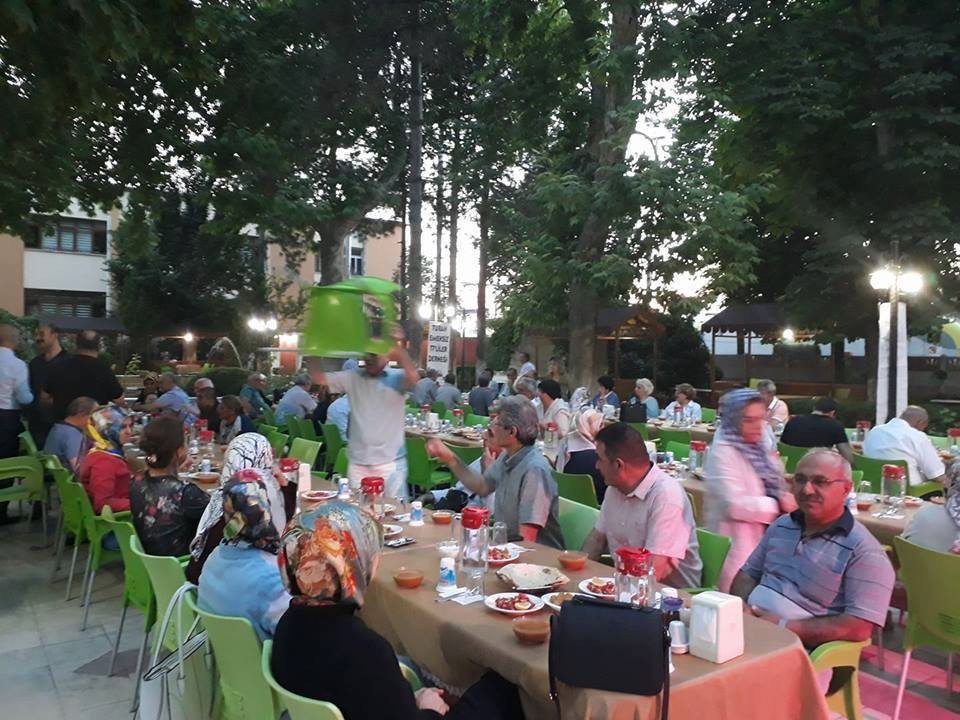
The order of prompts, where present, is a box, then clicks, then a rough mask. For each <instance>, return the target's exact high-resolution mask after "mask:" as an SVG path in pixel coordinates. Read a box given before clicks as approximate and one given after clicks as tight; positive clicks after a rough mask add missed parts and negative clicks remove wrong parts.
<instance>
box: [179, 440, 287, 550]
mask: <svg viewBox="0 0 960 720" xmlns="http://www.w3.org/2000/svg"><path fill="white" fill-rule="evenodd" d="M246 469H253V470H260V471H261V473H260V475H261V478H262V480H263V484H264V485H265V486H266V488H267V498H268V499H269V500H270V515H271V517H272V518H273V523H274V525H276V526H277V530H278V531H279V532H280V533H282V532H283V529H284V527H285V526H286V517H287V513H286V510H285V508H284V504H283V496H282V495H281V494H280V485H279V484H278V483H277V479H276V478H275V477H274V476H273V448H272V447H270V442H269V441H268V440H267V439H266V438H265V437H264V436H263V435H261V434H260V433H244V434H243V435H237V437H235V438H234V439H233V440H232V441H231V442H230V444H229V445H227V450H226V452H225V453H224V454H223V469H222V470H221V471H220V487H221V488H223V486H224V485H226V484H227V481H228V480H230V478H232V477H233V476H234V474H235V473H236V472H237V471H238V470H246ZM221 517H223V495H222V494H221V493H220V492H215V493H214V494H213V495H211V496H210V502H209V504H208V505H207V508H206V510H204V511H203V516H202V517H201V518H200V524H199V525H198V526H197V534H196V535H195V536H194V538H193V542H191V543H190V554H191V555H192V556H193V557H194V558H195V559H199V558H200V555H201V554H202V553H203V547H204V545H205V544H206V535H207V531H208V530H210V528H212V527H213V526H214V525H216V524H217V522H218V521H219V520H220V518H221Z"/></svg>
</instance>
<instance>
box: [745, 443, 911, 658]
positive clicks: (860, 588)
mask: <svg viewBox="0 0 960 720" xmlns="http://www.w3.org/2000/svg"><path fill="white" fill-rule="evenodd" d="M851 484H852V481H851V478H850V464H849V463H848V462H847V461H846V460H845V459H844V458H843V457H842V456H841V455H839V454H838V453H836V452H834V451H832V450H827V449H823V448H815V449H813V450H811V451H810V452H808V453H807V454H806V455H804V457H803V459H802V460H801V461H800V462H799V463H798V464H797V471H796V473H795V475H794V490H793V493H794V496H795V497H796V499H797V504H798V506H799V508H798V509H797V510H795V511H794V512H792V513H789V514H787V515H782V516H781V517H780V518H779V519H777V520H776V521H775V522H774V523H773V524H772V525H771V526H770V527H769V528H767V531H766V533H765V534H764V536H763V539H762V540H761V541H760V545H758V546H757V549H756V550H754V551H753V554H752V555H751V556H750V558H749V559H748V560H747V562H746V564H745V565H744V566H743V568H742V569H741V570H740V572H739V573H738V574H737V576H736V578H734V580H733V584H732V586H731V589H730V592H731V593H732V594H734V595H739V596H740V597H741V598H743V599H744V600H745V601H746V603H747V604H748V605H749V608H750V611H751V612H752V613H753V614H754V615H756V616H757V617H760V618H762V619H764V620H767V621H769V622H773V623H778V624H779V625H780V626H781V627H786V628H787V629H788V630H791V631H792V632H794V633H796V634H797V635H798V636H799V637H800V640H801V641H802V642H803V644H804V645H806V646H807V647H809V648H813V647H816V646H818V645H821V644H823V643H825V642H829V641H831V640H850V641H860V640H867V639H869V638H870V634H871V632H872V630H873V627H874V626H875V625H876V626H880V627H882V626H883V624H884V621H885V620H886V616H887V607H888V606H889V604H890V595H891V593H892V592H893V581H894V572H893V567H891V565H890V561H889V560H888V559H887V556H886V553H885V552H884V551H883V549H882V548H881V547H880V543H878V542H877V540H876V539H875V538H874V537H873V536H872V535H871V534H870V533H869V532H868V531H867V529H866V528H865V527H864V526H863V525H861V524H860V523H858V522H857V521H856V520H854V519H853V516H852V515H851V514H850V511H849V510H848V509H847V508H846V506H845V500H846V498H847V495H848V494H849V493H850V488H851Z"/></svg>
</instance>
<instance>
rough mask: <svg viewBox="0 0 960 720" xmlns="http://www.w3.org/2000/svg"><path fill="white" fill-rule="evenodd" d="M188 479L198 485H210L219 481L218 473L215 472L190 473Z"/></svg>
mask: <svg viewBox="0 0 960 720" xmlns="http://www.w3.org/2000/svg"><path fill="white" fill-rule="evenodd" d="M190 479H191V480H193V481H194V482H195V483H198V484H200V485H212V484H213V483H215V482H219V481H220V473H215V472H193V473H190Z"/></svg>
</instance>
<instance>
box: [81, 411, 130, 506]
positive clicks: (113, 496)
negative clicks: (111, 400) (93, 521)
mask: <svg viewBox="0 0 960 720" xmlns="http://www.w3.org/2000/svg"><path fill="white" fill-rule="evenodd" d="M132 427H133V419H132V418H131V417H130V416H129V415H128V414H127V412H126V411H125V410H123V409H121V408H119V407H117V406H116V405H107V406H106V407H103V408H100V409H99V410H96V411H94V412H93V413H92V414H91V415H90V422H88V423H87V426H86V428H85V429H84V432H85V433H86V435H87V437H88V438H89V439H90V443H91V447H90V451H89V452H88V453H87V454H86V456H85V457H84V458H83V460H82V461H81V462H80V469H79V478H80V484H81V485H83V488H84V490H86V491H87V495H89V496H90V503H91V504H92V505H93V511H94V512H95V513H97V514H100V511H101V510H102V509H103V508H104V507H105V506H106V507H109V508H110V509H111V510H113V511H114V512H119V511H121V510H129V509H130V468H129V467H127V461H126V459H125V458H124V455H123V444H124V443H125V442H128V441H129V440H130V438H131V437H132V436H133V433H132V431H131V428H132Z"/></svg>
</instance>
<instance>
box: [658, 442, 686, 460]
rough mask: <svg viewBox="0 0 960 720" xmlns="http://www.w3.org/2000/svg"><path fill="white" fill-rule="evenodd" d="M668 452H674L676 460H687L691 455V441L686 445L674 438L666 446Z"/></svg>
mask: <svg viewBox="0 0 960 720" xmlns="http://www.w3.org/2000/svg"><path fill="white" fill-rule="evenodd" d="M664 450H666V451H667V452H672V453H673V459H674V460H686V459H687V458H688V457H690V443H687V444H686V445H684V444H683V443H678V442H675V441H673V440H671V441H670V442H668V443H667V446H666V447H665V448H664Z"/></svg>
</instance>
